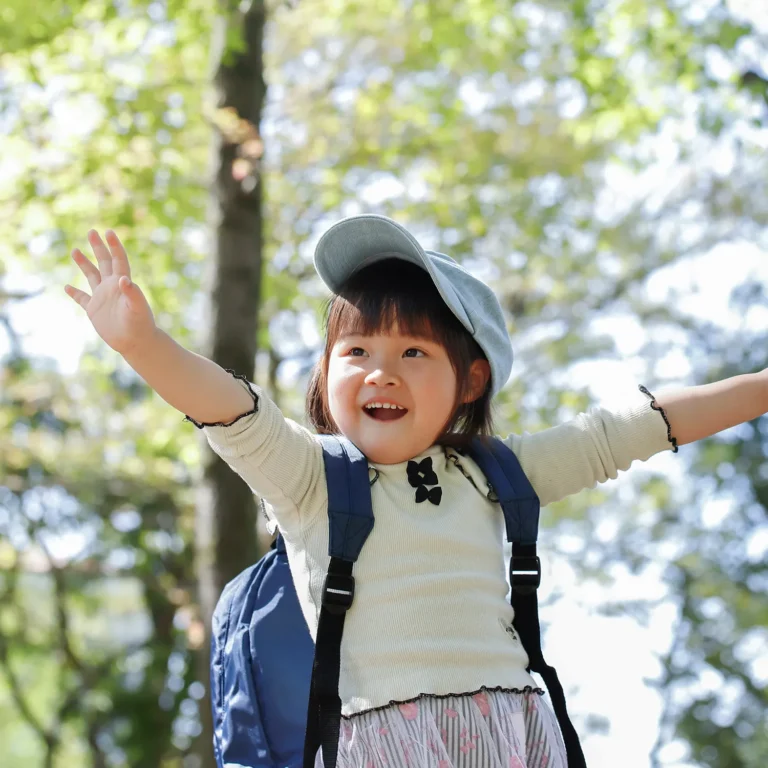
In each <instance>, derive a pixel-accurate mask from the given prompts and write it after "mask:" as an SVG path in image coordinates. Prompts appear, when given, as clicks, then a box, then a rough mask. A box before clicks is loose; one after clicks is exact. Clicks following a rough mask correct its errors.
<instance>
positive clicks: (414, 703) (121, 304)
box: [65, 215, 768, 768]
mask: <svg viewBox="0 0 768 768" xmlns="http://www.w3.org/2000/svg"><path fill="white" fill-rule="evenodd" d="M106 239H107V243H106V245H105V244H104V243H103V241H102V240H101V238H100V237H99V235H98V234H97V233H96V232H93V231H92V232H90V233H89V242H90V244H91V246H92V247H93V251H94V254H95V256H96V259H97V262H98V268H97V267H96V266H94V265H93V264H92V263H91V262H90V261H89V260H88V259H87V258H86V257H85V256H84V255H83V254H82V253H81V252H80V251H79V250H75V251H74V252H73V258H74V259H75V261H76V263H77V264H78V266H79V267H80V269H81V270H82V271H83V273H84V274H85V276H86V278H87V280H88V283H89V285H90V287H91V292H92V295H90V296H89V295H88V294H86V293H84V292H83V291H80V290H78V289H75V288H73V287H71V286H66V288H65V290H66V291H67V293H68V295H69V296H71V297H72V298H73V299H74V300H75V301H76V302H77V303H78V304H80V306H82V307H83V308H84V309H85V310H86V312H87V313H88V317H89V319H90V320H91V322H92V323H93V326H94V328H95V329H96V331H97V332H98V334H99V335H100V336H101V337H102V338H103V339H104V341H105V342H106V343H107V344H109V346H111V347H112V348H113V349H115V350H116V351H118V352H119V353H121V354H122V355H123V357H124V358H125V360H126V361H127V362H128V363H129V364H130V365H131V366H132V367H133V368H134V369H135V370H136V371H137V373H138V374H139V375H140V376H142V378H144V380H145V381H146V382H147V383H148V384H149V385H150V386H151V387H152V388H153V389H154V390H155V391H156V392H157V393H158V394H159V395H160V396H161V397H162V398H163V399H164V400H166V401H167V402H168V403H170V404H171V405H172V406H174V407H175V408H177V409H178V410H179V411H180V412H182V413H184V414H186V415H187V419H189V420H190V421H191V422H192V423H194V424H195V425H196V426H197V427H199V428H203V429H204V430H205V434H206V437H207V439H208V441H209V442H210V444H211V446H212V447H213V449H214V450H215V451H216V452H217V453H218V454H219V455H220V456H221V457H222V458H223V459H224V460H225V461H226V462H227V463H228V464H229V465H230V466H231V467H232V468H233V469H234V470H235V471H236V472H237V473H238V474H239V475H240V476H241V477H242V478H243V479H244V480H245V481H246V482H247V483H248V485H249V486H250V487H251V488H252V489H253V490H254V492H256V493H258V494H259V495H260V496H262V497H263V498H265V499H266V501H267V502H268V504H269V505H270V507H271V514H272V515H273V516H274V520H275V521H276V522H277V525H278V527H279V529H280V531H281V533H282V534H283V537H284V539H285V542H286V546H287V551H288V556H289V560H290V565H291V572H292V575H293V579H294V581H295V584H296V589H297V593H298V596H299V601H300V603H301V607H302V611H303V613H304V617H305V619H306V621H307V624H308V626H309V628H310V632H311V634H312V635H313V637H314V636H315V633H316V630H317V620H318V612H319V605H320V598H321V593H322V587H323V580H324V578H325V574H326V572H327V567H328V518H327V513H326V512H327V510H326V506H327V490H326V484H325V474H324V472H325V470H324V465H323V457H322V451H321V448H320V445H319V443H318V441H317V438H316V437H315V435H314V434H313V432H311V431H310V430H308V429H305V428H304V427H302V426H300V425H299V424H296V423H295V422H292V421H290V420H288V419H285V418H284V417H283V416H282V415H281V413H280V411H279V410H278V409H277V407H276V406H275V405H274V404H273V403H272V402H270V400H269V399H268V398H267V397H266V396H265V394H264V392H263V391H262V390H261V389H260V388H259V387H257V386H255V385H253V384H251V383H250V382H248V381H246V380H245V379H244V377H242V376H239V375H231V374H230V372H227V371H224V370H223V369H221V368H220V367H219V366H217V365H216V364H214V363H213V362H211V361H209V360H207V359H205V358H204V357H201V356H199V355H196V354H194V353H192V352H189V351H187V350H185V349H183V348H182V347H180V346H179V345H178V344H176V343H175V342H174V341H173V340H172V339H171V338H169V337H168V336H167V335H166V334H165V333H164V332H163V331H161V330H160V329H158V328H157V327H156V325H155V323H154V319H153V315H152V312H151V310H150V307H149V305H148V304H147V301H146V299H145V298H144V295H143V294H142V292H141V290H140V288H139V287H138V286H137V285H136V284H135V283H134V282H132V280H131V275H130V266H129V263H128V257H127V255H126V253H125V250H124V249H123V247H122V245H121V243H120V241H119V240H118V238H117V237H116V235H115V234H114V233H112V232H107V236H106ZM315 264H316V267H317V270H318V272H319V274H320V276H321V278H322V279H323V280H324V282H325V283H326V285H327V286H328V287H329V288H330V289H331V290H332V291H333V293H334V294H335V296H334V298H333V299H332V302H331V304H330V307H329V312H328V317H327V329H326V331H327V334H326V341H325V349H324V352H323V355H322V358H321V360H320V362H319V363H318V365H317V368H316V371H315V374H314V376H313V379H312V383H311V385H310V388H309V393H308V397H307V409H308V415H309V420H310V422H311V424H312V426H313V427H314V429H315V430H316V431H317V432H321V433H336V434H343V435H344V436H346V437H347V438H348V439H349V440H350V441H351V442H352V443H354V444H355V445H356V446H357V447H358V448H359V449H360V451H361V452H362V453H363V454H364V455H365V457H366V458H367V460H368V462H369V471H370V479H371V483H372V485H371V497H372V503H373V509H374V516H375V521H376V524H375V527H374V530H373V532H372V534H371V536H370V538H369V540H368V542H367V544H366V546H365V547H364V549H363V551H362V554H361V556H360V559H359V560H358V562H357V563H356V566H355V577H356V583H357V594H356V597H355V600H354V603H353V605H352V607H351V609H350V610H349V612H348V615H347V619H346V626H345V632H344V638H343V644H342V661H341V678H340V687H339V691H340V696H341V700H342V716H343V721H342V727H341V736H340V740H339V755H338V765H339V766H340V767H341V768H369V767H373V766H376V767H377V768H378V766H385V765H386V766H389V767H390V768H392V767H395V766H405V765H411V766H414V765H415V766H433V767H434V768H449V767H452V766H457V767H458V766H462V767H464V766H466V767H467V768H470V767H472V768H475V767H479V766H494V767H496V766H498V767H499V768H501V767H502V766H503V768H509V767H513V768H544V766H547V768H564V766H565V765H566V757H565V751H564V747H563V744H562V740H561V736H560V734H559V731H558V728H557V724H556V721H555V719H554V716H553V713H552V711H551V709H550V707H549V705H548V704H547V703H546V701H545V699H544V698H543V696H542V694H543V692H542V691H541V690H540V689H539V688H538V687H537V684H536V682H535V680H534V679H533V678H532V677H531V676H530V675H529V674H528V673H527V672H526V667H527V657H526V654H525V651H524V650H523V648H522V646H521V645H520V642H519V640H518V638H517V636H516V634H515V633H514V632H513V631H510V628H511V623H512V618H513V616H512V610H511V607H510V605H509V603H508V602H507V600H506V594H507V590H508V586H507V582H506V578H505V569H504V563H503V554H502V544H503V538H502V516H501V511H500V509H499V505H498V503H494V501H493V497H492V496H491V494H489V486H488V483H487V481H486V479H485V477H484V476H483V474H482V473H481V472H480V470H479V468H478V467H477V465H476V464H475V463H474V462H473V461H472V460H471V459H470V458H468V456H466V455H464V454H463V453H462V447H463V446H465V445H466V444H467V443H468V441H469V440H470V439H471V438H472V437H474V436H477V435H486V434H491V430H492V426H491V398H492V396H493V395H494V394H495V393H497V392H498V391H499V390H500V389H501V388H502V387H503V386H504V385H505V383H506V381H507V378H508V376H509V372H510V368H511V365H512V349H511V345H510V341H509V337H508V335H507V330H506V325H505V322H504V318H503V315H502V312H501V309H500V306H499V303H498V301H497V299H496V297H495V296H494V294H493V293H492V291H491V290H490V289H489V288H488V287H487V286H486V285H484V284H483V283H482V282H480V281H479V280H477V279H475V278H473V277H472V276H471V275H470V274H469V273H468V272H466V271H465V270H463V269H462V268H461V267H460V266H459V265H457V264H456V263H455V262H454V261H453V260H452V259H450V258H449V257H448V256H444V255H442V254H439V253H435V252H431V251H424V250H423V249H422V248H421V246H420V245H419V244H418V242H417V241H416V239H415V238H414V237H413V236H412V235H411V234H410V233H409V232H407V231H406V230H405V229H404V228H403V227H401V226H400V225H398V224H397V223H395V222H393V221H391V220H389V219H387V218H384V217H381V216H372V215H363V216H355V217H352V218H349V219H345V220H343V221H341V222H339V223H337V224H336V225H334V226H333V227H331V229H330V230H329V231H328V232H326V234H325V235H324V236H323V237H322V239H321V240H320V242H319V244H318V246H317V250H316V254H315ZM646 392H647V390H646ZM647 394H648V395H649V396H650V401H648V400H642V401H641V402H638V403H634V404H628V405H627V406H626V407H625V408H623V409H621V410H619V411H617V412H613V413H612V412H609V411H607V410H605V409H600V408H595V409H592V410H590V411H589V412H588V413H586V414H582V415H580V416H578V417H577V418H576V419H574V420H573V421H571V422H568V423H566V424H562V425H560V426H557V427H554V428H552V429H549V430H545V431H543V432H540V433H537V434H533V435H529V434H523V435H510V436H509V437H507V438H506V439H505V443H506V444H507V445H508V446H509V447H510V448H511V449H512V450H513V451H514V453H515V454H516V456H517V457H518V459H519V461H520V463H521V465H522V468H523V470H524V471H525V473H526V475H527V476H528V478H529V480H530V481H531V484H532V485H533V488H534V490H535V491H536V493H537V495H538V496H539V499H540V501H541V504H542V505H544V504H548V503H550V502H553V501H556V500H557V499H561V498H563V497H565V496H568V495H569V494H572V493H576V492H577V491H579V490H581V489H582V488H589V487H592V486H593V485H594V484H595V483H597V482H605V481H606V480H608V478H615V477H616V476H617V474H618V471H619V470H626V469H627V468H628V467H629V466H630V464H631V463H632V462H633V461H634V460H636V459H640V460H646V459H648V458H649V457H650V456H652V455H653V454H655V453H658V452H659V451H662V450H669V449H673V450H677V445H685V444H686V443H690V442H692V441H694V440H698V439H700V438H703V437H706V436H708V435H712V434H714V433H716V432H718V431H720V430H722V429H725V428H727V427H730V426H733V425H735V424H738V423H741V422H743V421H747V420H750V419H753V418H756V417H757V416H759V415H760V414H763V413H765V412H766V410H768V372H767V371H763V372H762V373H759V374H750V375H745V376H737V377H735V378H732V379H728V380H726V381H722V382H718V383H716V384H709V385H706V386H701V387H693V388H687V389H682V390H679V391H676V392H669V393H664V394H663V395H660V396H659V397H658V398H657V399H653V396H651V395H650V393H647ZM316 765H317V766H320V765H322V758H321V757H320V755H319V754H318V756H317V758H316Z"/></svg>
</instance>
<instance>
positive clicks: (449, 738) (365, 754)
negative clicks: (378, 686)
mask: <svg viewBox="0 0 768 768" xmlns="http://www.w3.org/2000/svg"><path fill="white" fill-rule="evenodd" d="M322 766H323V761H322V757H321V755H320V753H319V752H318V756H317V759H316V761H315V768H322ZM337 766H338V768H566V766H567V760H566V755H565V746H564V745H563V741H562V738H561V736H560V730H559V728H558V725H557V720H556V719H555V715H554V713H553V712H552V710H551V708H550V707H549V705H548V704H547V703H546V702H545V701H544V697H543V695H541V694H540V693H536V692H534V691H532V692H528V693H515V692H508V691H503V690H487V689H482V690H480V691H478V692H476V693H467V694H461V695H457V696H444V697H432V696H422V697H420V698H418V699H416V700H415V701H411V702H407V703H403V704H391V705H389V706H388V707H384V708H381V709H374V710H368V711H367V712H363V713H360V714H359V715H353V716H352V717H348V718H343V719H342V721H341V734H340V738H339V756H338V762H337Z"/></svg>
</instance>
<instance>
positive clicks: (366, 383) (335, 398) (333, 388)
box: [328, 331, 457, 464]
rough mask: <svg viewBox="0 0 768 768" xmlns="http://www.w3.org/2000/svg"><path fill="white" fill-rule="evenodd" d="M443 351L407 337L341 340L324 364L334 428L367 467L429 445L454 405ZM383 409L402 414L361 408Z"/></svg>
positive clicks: (403, 457)
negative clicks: (377, 405) (376, 405)
mask: <svg viewBox="0 0 768 768" xmlns="http://www.w3.org/2000/svg"><path fill="white" fill-rule="evenodd" d="M456 387H457V381H456V374H455V372H454V370H453V367H452V366H451V362H450V359H449V358H448V354H447V352H446V351H445V348H444V347H443V346H442V345H441V344H438V343H437V342H435V341H430V340H427V339H423V338H415V337H412V336H402V335H400V334H399V333H397V332H396V331H393V333H392V335H389V336H383V335H374V336H362V335H349V336H342V337H340V338H339V339H338V340H337V341H336V343H335V344H334V346H333V348H332V349H331V353H330V358H329V361H328V406H329V408H330V411H331V415H332V416H333V419H334V421H335V422H336V425H337V426H338V428H339V429H340V430H341V432H342V433H343V434H344V435H345V436H346V437H347V438H349V439H350V440H351V441H352V442H353V443H354V444H355V445H356V446H357V447H358V448H359V449H360V450H361V451H362V452H363V453H364V454H365V455H366V456H367V457H368V459H369V460H370V461H372V462H375V463H377V464H397V463H399V462H402V461H407V460H408V459H412V458H413V457H414V456H418V455H419V454H420V453H422V452H423V451H425V450H426V449H427V448H429V447H430V446H431V445H433V444H434V442H435V440H436V439H437V437H438V436H439V435H440V434H441V433H442V431H443V429H444V427H445V425H446V423H447V421H448V419H449V417H450V416H451V414H452V413H453V409H454V406H455V402H456ZM371 403H382V404H383V403H387V404H394V405H398V406H401V408H402V409H404V410H400V409H392V408H389V409H385V408H366V405H369V404H371Z"/></svg>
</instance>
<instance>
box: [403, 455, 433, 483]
mask: <svg viewBox="0 0 768 768" xmlns="http://www.w3.org/2000/svg"><path fill="white" fill-rule="evenodd" d="M405 470H406V472H407V473H408V482H409V483H410V484H411V485H412V486H413V487H414V488H418V487H419V486H420V485H437V483H438V479H437V475H436V474H435V470H434V469H432V457H431V456H427V458H426V459H422V460H421V461H409V462H408V466H407V467H406V468H405Z"/></svg>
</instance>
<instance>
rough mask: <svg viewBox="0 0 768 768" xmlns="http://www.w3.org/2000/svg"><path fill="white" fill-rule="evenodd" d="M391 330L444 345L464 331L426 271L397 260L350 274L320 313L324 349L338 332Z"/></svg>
mask: <svg viewBox="0 0 768 768" xmlns="http://www.w3.org/2000/svg"><path fill="white" fill-rule="evenodd" d="M394 333H398V334H400V335H403V336H411V337H413V338H417V339H425V340H428V341H433V342H436V343H438V344H441V345H442V346H443V347H445V348H446V349H450V348H452V347H453V346H455V344H456V341H457V338H458V337H459V336H461V335H463V334H465V333H466V331H465V330H464V326H463V325H461V323H460V322H459V320H458V319H457V318H456V317H455V315H454V314H453V313H452V312H451V311H450V310H449V309H448V307H447V306H446V305H445V303H444V302H443V300H442V298H441V297H440V294H439V293H438V292H437V289H436V288H435V285H434V283H433V282H432V279H431V278H430V276H429V274H428V273H427V272H426V271H425V270H423V269H421V268H420V267H417V266H416V265H415V264H411V263H409V262H406V261H402V260H401V259H389V260H387V261H382V262H379V263H378V264H374V265H373V266H371V267H368V268H366V269H364V270H361V271H360V272H358V273H357V274H355V275H353V276H352V277H351V278H350V279H349V280H348V281H347V283H346V284H345V286H344V288H342V290H341V291H340V292H339V294H338V295H337V296H335V297H334V298H333V299H332V300H331V302H330V304H329V305H328V308H327V311H326V334H327V340H328V346H327V349H330V348H331V347H332V346H333V345H334V344H335V343H336V341H337V340H338V339H339V338H341V337H342V336H348V335H352V334H360V335H362V336H375V335H382V336H389V335H391V334H394ZM478 351H479V348H478ZM481 354H482V353H481Z"/></svg>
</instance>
